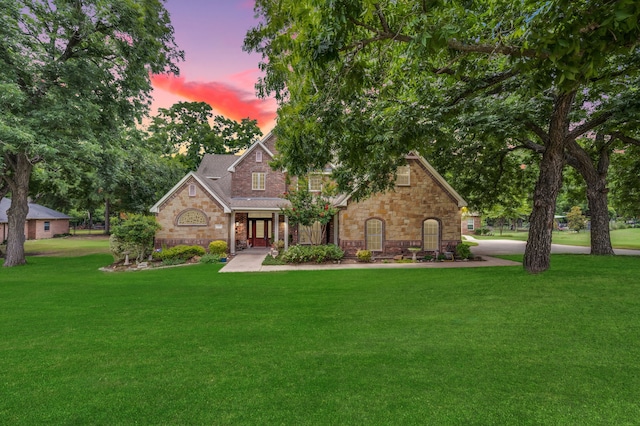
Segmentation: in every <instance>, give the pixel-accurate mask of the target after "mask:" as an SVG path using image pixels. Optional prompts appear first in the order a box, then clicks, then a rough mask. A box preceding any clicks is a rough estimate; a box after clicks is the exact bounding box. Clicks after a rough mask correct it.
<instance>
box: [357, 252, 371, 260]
mask: <svg viewBox="0 0 640 426" xmlns="http://www.w3.org/2000/svg"><path fill="white" fill-rule="evenodd" d="M356 257H357V258H358V262H371V251H369V250H358V251H357V252H356Z"/></svg>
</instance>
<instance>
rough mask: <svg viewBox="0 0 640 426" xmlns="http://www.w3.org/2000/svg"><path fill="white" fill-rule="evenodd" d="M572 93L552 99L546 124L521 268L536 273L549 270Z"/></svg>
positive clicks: (573, 93)
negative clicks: (550, 110) (545, 136)
mask: <svg viewBox="0 0 640 426" xmlns="http://www.w3.org/2000/svg"><path fill="white" fill-rule="evenodd" d="M574 98H575V92H570V93H564V94H561V95H559V96H558V97H557V98H556V101H555V106H554V110H553V114H552V117H551V121H550V123H549V137H548V138H547V140H545V141H544V142H545V145H546V148H545V152H544V154H543V155H542V160H541V162H540V175H539V176H538V182H537V183H536V188H535V191H534V194H533V210H532V211H531V216H530V227H529V238H528V240H527V246H526V248H525V251H524V262H523V265H524V268H525V269H526V270H527V272H529V273H532V274H537V273H540V272H544V271H546V270H547V269H549V266H550V264H551V231H552V230H553V216H554V213H555V209H556V199H557V198H558V192H559V191H560V187H561V186H562V169H563V168H564V162H565V160H564V149H565V136H566V135H567V133H568V129H569V112H570V111H571V105H572V104H573V100H574Z"/></svg>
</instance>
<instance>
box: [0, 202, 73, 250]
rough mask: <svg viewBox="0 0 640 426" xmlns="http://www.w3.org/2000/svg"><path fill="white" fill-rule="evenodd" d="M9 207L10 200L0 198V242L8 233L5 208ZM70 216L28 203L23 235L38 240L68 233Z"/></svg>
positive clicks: (28, 238)
mask: <svg viewBox="0 0 640 426" xmlns="http://www.w3.org/2000/svg"><path fill="white" fill-rule="evenodd" d="M9 207H11V200H10V199H9V198H3V199H1V200H0V242H2V241H4V240H6V239H7V235H8V233H9V220H8V218H7V210H9ZM69 219H70V217H69V216H67V215H66V214H64V213H60V212H57V211H55V210H52V209H50V208H47V207H44V206H41V205H39V204H35V203H29V212H28V213H27V221H26V223H25V225H24V235H25V237H26V239H27V240H40V239H43V238H52V237H53V236H54V235H58V234H68V233H69Z"/></svg>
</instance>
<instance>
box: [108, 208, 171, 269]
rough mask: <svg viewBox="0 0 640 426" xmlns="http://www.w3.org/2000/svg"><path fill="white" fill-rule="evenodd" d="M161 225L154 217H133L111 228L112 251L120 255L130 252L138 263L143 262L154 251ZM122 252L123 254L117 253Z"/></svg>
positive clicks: (135, 215)
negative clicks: (155, 238) (154, 243)
mask: <svg viewBox="0 0 640 426" xmlns="http://www.w3.org/2000/svg"><path fill="white" fill-rule="evenodd" d="M159 229H160V225H159V224H158V222H156V219H155V217H153V216H143V215H137V214H134V215H131V216H129V218H128V219H127V220H125V221H123V222H122V223H120V224H118V225H116V226H114V227H112V228H111V232H112V236H111V237H112V238H111V251H112V252H114V256H115V255H119V254H121V253H122V252H124V251H129V252H130V253H129V254H131V255H135V259H136V262H141V261H143V260H144V259H145V258H146V257H147V256H148V255H149V254H151V252H152V250H153V238H154V237H155V235H156V231H157V230H159ZM117 251H120V252H121V253H117Z"/></svg>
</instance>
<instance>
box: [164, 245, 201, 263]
mask: <svg viewBox="0 0 640 426" xmlns="http://www.w3.org/2000/svg"><path fill="white" fill-rule="evenodd" d="M204 254H205V251H204V249H203V248H202V247H200V246H186V245H177V246H174V247H171V248H169V249H165V250H162V251H160V252H156V253H154V254H153V258H154V259H157V260H161V261H163V262H165V261H175V260H176V259H182V261H183V262H186V261H187V260H189V259H191V258H192V257H194V256H203V255H204Z"/></svg>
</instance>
